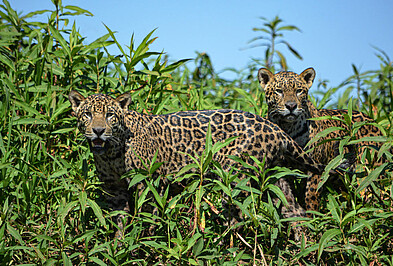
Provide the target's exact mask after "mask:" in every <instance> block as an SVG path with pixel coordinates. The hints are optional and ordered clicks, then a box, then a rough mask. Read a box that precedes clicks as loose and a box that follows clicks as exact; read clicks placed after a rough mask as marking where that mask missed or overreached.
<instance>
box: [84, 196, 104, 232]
mask: <svg viewBox="0 0 393 266" xmlns="http://www.w3.org/2000/svg"><path fill="white" fill-rule="evenodd" d="M87 204H88V205H89V206H90V208H92V210H93V212H94V214H95V216H96V217H97V218H98V220H99V221H100V223H101V224H102V226H104V228H107V225H106V222H105V218H104V216H103V215H102V211H101V208H100V207H99V206H98V204H97V203H96V202H95V201H93V200H91V199H89V198H88V199H87Z"/></svg>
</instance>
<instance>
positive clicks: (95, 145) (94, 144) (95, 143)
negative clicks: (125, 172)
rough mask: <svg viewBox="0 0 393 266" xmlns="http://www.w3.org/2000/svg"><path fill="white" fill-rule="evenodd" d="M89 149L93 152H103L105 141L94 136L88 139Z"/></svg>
mask: <svg viewBox="0 0 393 266" xmlns="http://www.w3.org/2000/svg"><path fill="white" fill-rule="evenodd" d="M90 144H91V151H92V152H93V153H95V154H103V153H104V152H105V150H106V146H105V141H104V140H102V139H100V138H95V139H93V140H91V141H90Z"/></svg>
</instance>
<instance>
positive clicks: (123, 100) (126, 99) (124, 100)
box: [116, 92, 131, 110]
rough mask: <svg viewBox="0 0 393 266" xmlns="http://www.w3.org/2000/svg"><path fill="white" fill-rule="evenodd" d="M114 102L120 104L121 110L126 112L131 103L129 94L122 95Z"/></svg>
mask: <svg viewBox="0 0 393 266" xmlns="http://www.w3.org/2000/svg"><path fill="white" fill-rule="evenodd" d="M116 102H118V103H119V104H120V107H121V108H122V109H124V110H128V106H129V105H130V103H131V94H130V93H129V92H126V93H123V94H122V95H120V96H118V97H117V98H116Z"/></svg>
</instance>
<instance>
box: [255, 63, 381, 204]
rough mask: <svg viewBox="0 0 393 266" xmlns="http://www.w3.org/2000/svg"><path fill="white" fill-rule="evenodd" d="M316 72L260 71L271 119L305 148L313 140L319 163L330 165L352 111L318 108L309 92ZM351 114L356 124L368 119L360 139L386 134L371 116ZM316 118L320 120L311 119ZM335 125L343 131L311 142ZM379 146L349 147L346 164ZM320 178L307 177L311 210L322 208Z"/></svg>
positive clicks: (346, 150) (351, 164) (353, 162)
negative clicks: (346, 115)
mask: <svg viewBox="0 0 393 266" xmlns="http://www.w3.org/2000/svg"><path fill="white" fill-rule="evenodd" d="M315 75H316V73H315V70H314V69H313V68H307V69H305V70H304V71H303V72H302V73H301V74H296V73H294V72H290V71H282V72H279V73H276V74H273V73H272V72H271V71H270V70H268V69H266V68H261V69H259V71H258V80H259V84H260V86H261V88H262V89H263V90H264V92H265V98H266V102H267V105H268V115H267V119H268V120H269V121H271V122H272V123H275V124H276V125H278V126H279V127H280V128H281V129H282V130H283V131H285V132H286V133H287V134H288V135H289V136H290V137H291V138H292V139H293V140H294V141H296V142H297V143H298V144H299V145H300V146H301V147H302V148H303V149H305V147H306V145H307V143H309V145H308V146H307V147H308V148H309V149H310V150H311V152H310V153H311V156H312V158H313V159H314V160H315V161H316V162H318V163H320V164H324V165H326V164H328V163H329V162H330V161H331V160H332V159H333V158H335V157H336V156H337V155H338V154H339V139H341V138H343V137H344V136H345V134H347V133H346V131H347V130H348V126H347V124H346V123H344V122H343V121H342V120H343V119H344V114H348V110H339V109H317V108H316V107H315V105H314V104H313V103H312V102H311V101H310V100H309V98H308V92H309V89H310V88H311V86H312V84H313V82H314V78H315ZM351 115H352V123H354V122H364V125H362V126H361V127H360V128H359V130H358V131H357V133H356V136H355V137H356V138H357V139H360V138H363V137H371V136H381V135H383V134H382V132H381V130H380V129H379V128H378V127H377V126H375V123H374V124H373V122H374V121H373V120H372V119H371V118H370V117H369V116H367V115H365V114H363V113H361V112H358V111H353V112H352V114H351ZM330 117H337V118H339V119H340V120H338V119H329V118H330ZM313 118H320V119H318V120H310V119H313ZM333 127H338V128H342V129H343V130H335V131H333V132H330V133H329V134H327V135H326V136H323V134H320V136H321V135H322V136H323V137H321V138H320V139H319V140H318V141H314V142H312V141H311V142H310V140H312V139H313V138H315V137H316V135H317V134H318V133H321V132H323V131H324V130H326V129H328V128H333ZM327 140H334V141H327ZM378 146H380V143H376V142H370V141H364V142H361V143H360V144H359V145H357V146H348V147H346V149H345V152H347V153H348V154H350V156H348V158H347V159H346V160H344V162H343V164H342V166H343V167H344V166H346V167H350V168H353V167H354V165H355V164H356V163H358V162H360V158H361V157H362V156H363V155H364V154H365V151H366V150H368V149H369V147H374V148H378ZM376 157H377V156H375V157H374V160H376ZM369 163H371V162H369ZM320 177H321V176H320V175H311V176H310V178H309V179H308V180H307V185H306V192H305V203H306V209H308V210H317V209H318V208H319V201H318V199H319V198H320V196H319V191H318V184H319V183H320V182H321V179H320Z"/></svg>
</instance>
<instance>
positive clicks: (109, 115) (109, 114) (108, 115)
mask: <svg viewBox="0 0 393 266" xmlns="http://www.w3.org/2000/svg"><path fill="white" fill-rule="evenodd" d="M114 115H115V113H111V112H109V113H106V118H111V117H113V116H114Z"/></svg>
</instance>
